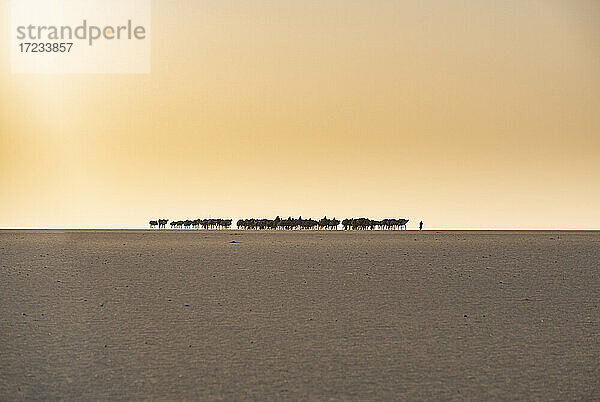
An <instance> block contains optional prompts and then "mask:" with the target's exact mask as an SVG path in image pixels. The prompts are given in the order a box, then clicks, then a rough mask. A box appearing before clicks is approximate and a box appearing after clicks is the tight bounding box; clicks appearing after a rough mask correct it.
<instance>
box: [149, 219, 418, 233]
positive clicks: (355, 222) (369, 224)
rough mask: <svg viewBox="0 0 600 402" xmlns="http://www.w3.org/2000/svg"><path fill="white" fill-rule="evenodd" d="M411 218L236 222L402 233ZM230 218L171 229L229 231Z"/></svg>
mask: <svg viewBox="0 0 600 402" xmlns="http://www.w3.org/2000/svg"><path fill="white" fill-rule="evenodd" d="M167 223H169V220H168V219H158V220H152V221H150V222H149V224H150V228H151V229H154V228H158V229H166V228H167ZM407 223H408V219H382V220H374V219H369V218H351V219H344V220H342V221H340V220H338V219H335V218H333V219H328V218H327V217H326V216H325V217H323V218H322V219H320V220H318V221H317V220H314V219H310V218H309V219H303V218H302V217H299V218H292V217H289V218H287V219H281V218H280V217H279V216H278V217H276V218H275V219H255V218H250V219H240V220H238V221H237V227H238V229H246V230H278V229H282V230H298V229H305V230H311V229H320V230H337V229H338V227H339V225H340V224H341V225H342V227H343V228H344V230H375V229H379V230H402V229H406V224H407ZM231 225H232V220H231V219H194V220H190V219H186V220H180V221H171V222H170V223H169V226H170V227H171V229H230V228H231Z"/></svg>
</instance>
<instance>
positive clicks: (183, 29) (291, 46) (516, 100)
mask: <svg viewBox="0 0 600 402" xmlns="http://www.w3.org/2000/svg"><path fill="white" fill-rule="evenodd" d="M0 4H1V6H0V27H2V28H1V34H2V35H1V37H0V227H145V226H146V223H147V221H148V220H149V219H150V218H157V217H166V218H179V219H185V218H204V217H232V218H234V219H236V218H239V217H249V216H265V217H274V216H275V215H281V216H288V215H296V216H297V215H302V216H304V217H308V216H312V217H321V216H323V215H325V214H326V215H327V216H336V217H338V218H344V217H358V216H368V217H373V218H382V217H406V218H410V219H411V222H410V224H409V228H411V226H412V227H413V228H414V227H415V225H416V223H417V222H418V221H419V220H421V219H423V220H424V221H425V225H426V227H429V228H595V229H600V2H599V1H597V0H589V1H583V0H581V1H580V0H561V1H559V0H539V1H528V0H514V1H492V0H462V1H461V0H411V1H399V0H398V1H393V0H343V1H342V0H338V1H333V0H320V1H316V0H280V1H251V0H208V1H202V0H193V1H192V0H188V1H183V0H181V1H174V0H170V1H169V0H156V1H154V2H153V13H152V73H151V74H148V75H64V76H54V75H12V74H11V72H10V60H9V57H8V56H7V55H8V46H9V41H8V26H9V25H10V24H9V20H10V9H9V2H8V1H7V0H0Z"/></svg>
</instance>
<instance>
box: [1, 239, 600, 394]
mask: <svg viewBox="0 0 600 402" xmlns="http://www.w3.org/2000/svg"><path fill="white" fill-rule="evenodd" d="M232 242H235V243H232ZM0 361H1V364H0V399H2V400H14V399H22V398H27V399H59V398H61V399H70V400H72V399H147V398H154V399H180V398H188V399H211V400H212V399H229V400H232V399H235V400H239V399H259V400H265V399H267V400H272V399H329V398H334V399H379V400H380V399H401V398H410V399H465V398H466V399H528V400H531V399H543V400H569V399H584V400H592V399H595V400H598V399H600V233H599V232H411V231H407V232H343V231H338V232H317V231H313V232H251V231H212V232H209V231H160V232H159V231H0Z"/></svg>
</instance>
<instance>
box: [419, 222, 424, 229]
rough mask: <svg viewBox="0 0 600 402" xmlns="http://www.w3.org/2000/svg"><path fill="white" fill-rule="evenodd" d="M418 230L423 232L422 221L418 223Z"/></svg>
mask: <svg viewBox="0 0 600 402" xmlns="http://www.w3.org/2000/svg"><path fill="white" fill-rule="evenodd" d="M419 230H423V221H421V222H419Z"/></svg>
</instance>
